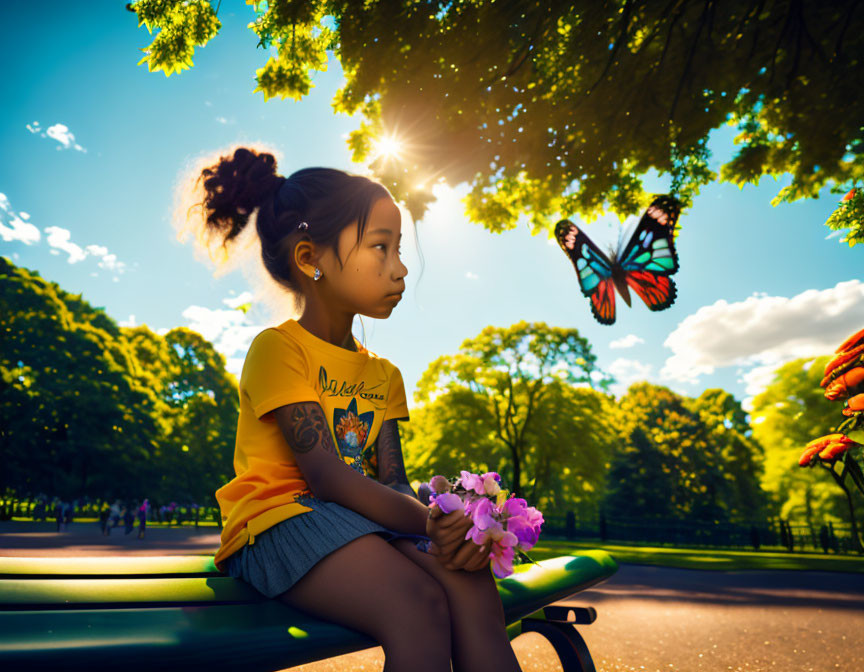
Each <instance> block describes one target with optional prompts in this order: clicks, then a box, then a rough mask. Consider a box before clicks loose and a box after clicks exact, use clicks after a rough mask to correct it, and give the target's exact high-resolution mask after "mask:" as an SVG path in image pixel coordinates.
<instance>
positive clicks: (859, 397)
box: [842, 394, 864, 416]
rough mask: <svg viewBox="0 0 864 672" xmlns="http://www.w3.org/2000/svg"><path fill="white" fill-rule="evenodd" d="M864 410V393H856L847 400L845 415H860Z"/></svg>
mask: <svg viewBox="0 0 864 672" xmlns="http://www.w3.org/2000/svg"><path fill="white" fill-rule="evenodd" d="M862 411H864V394H856V395H855V396H854V397H852V398H851V399H849V401H847V402H846V408H844V409H843V411H842V413H843V415H849V416H852V415H858V414H859V413H861V412H862Z"/></svg>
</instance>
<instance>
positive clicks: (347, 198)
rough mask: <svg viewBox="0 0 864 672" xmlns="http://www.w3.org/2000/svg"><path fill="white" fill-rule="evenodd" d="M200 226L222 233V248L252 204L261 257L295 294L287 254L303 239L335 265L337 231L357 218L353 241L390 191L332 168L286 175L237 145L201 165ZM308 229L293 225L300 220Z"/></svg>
mask: <svg viewBox="0 0 864 672" xmlns="http://www.w3.org/2000/svg"><path fill="white" fill-rule="evenodd" d="M198 180H203V183H204V189H205V196H204V202H203V203H202V204H201V205H203V206H204V212H205V213H206V219H205V227H206V229H207V230H208V233H216V234H218V235H219V236H221V237H222V247H223V248H224V247H225V245H226V244H227V243H228V241H230V240H232V239H234V238H236V237H237V236H238V235H239V234H240V233H241V232H242V231H243V228H244V227H245V226H246V224H247V223H248V221H249V217H250V216H251V214H252V213H253V212H254V211H255V209H256V208H258V216H257V220H256V229H257V232H258V237H259V239H260V240H261V259H262V261H263V262H264V267H265V268H266V269H267V272H268V273H269V274H270V275H271V276H272V277H273V279H274V280H276V282H278V283H279V284H280V285H282V286H284V287H286V288H287V289H289V290H290V291H291V292H293V293H294V294H295V296H299V295H302V292H301V289H300V284H299V283H298V282H297V280H296V278H294V277H292V273H291V265H290V262H289V260H290V257H291V252H293V249H294V245H295V244H296V243H297V242H298V241H300V240H303V239H307V240H311V241H312V242H313V243H315V244H316V245H318V246H322V247H329V248H330V249H332V250H333V252H334V253H335V254H336V258H337V259H338V260H339V263H340V265H341V264H342V263H343V262H342V259H339V251H338V249H337V243H338V240H339V233H340V232H341V231H342V230H343V229H344V228H345V227H347V226H348V225H349V224H351V223H352V222H353V221H355V220H356V221H357V222H358V227H357V242H358V243H359V242H360V240H361V239H362V237H363V231H364V230H365V228H366V221H367V219H368V217H369V211H370V210H371V209H372V205H373V204H374V203H375V201H377V200H378V199H380V198H382V197H385V196H386V197H390V198H392V195H391V194H390V192H389V191H388V189H387V187H385V186H384V185H383V184H381V183H380V182H377V181H375V180H373V179H371V178H368V177H365V176H363V175H356V174H352V173H347V172H345V171H342V170H338V169H336V168H303V169H302V170H298V171H296V172H294V173H292V174H291V175H289V176H288V177H287V178H285V177H283V176H281V175H279V174H278V173H277V172H276V159H275V158H274V157H273V155H272V154H270V153H267V152H264V151H261V152H259V151H256V150H254V149H249V148H246V147H240V148H238V149H236V150H235V151H234V155H233V157H227V156H222V157H220V160H219V162H218V163H217V164H216V165H214V166H210V167H208V168H204V169H203V170H202V171H201V174H200V176H199V178H198ZM304 221H305V222H307V224H308V225H309V227H308V229H303V230H301V229H298V228H297V225H298V224H299V223H300V222H304Z"/></svg>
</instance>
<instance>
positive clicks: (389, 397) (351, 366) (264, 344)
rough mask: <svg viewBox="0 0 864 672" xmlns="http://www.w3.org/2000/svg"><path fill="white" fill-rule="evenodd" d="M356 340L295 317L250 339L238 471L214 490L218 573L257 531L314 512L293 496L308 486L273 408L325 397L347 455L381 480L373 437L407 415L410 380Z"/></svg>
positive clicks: (356, 465) (237, 448)
mask: <svg viewBox="0 0 864 672" xmlns="http://www.w3.org/2000/svg"><path fill="white" fill-rule="evenodd" d="M354 343H355V345H356V348H357V350H358V351H357V352H353V351H351V350H347V349H345V348H342V347H340V346H338V345H334V344H332V343H329V342H327V341H325V340H323V339H320V338H318V337H317V336H315V335H313V334H312V333H310V332H308V331H307V330H306V329H304V328H303V327H302V326H300V324H299V323H298V322H297V321H296V320H293V319H292V320H288V321H287V322H283V323H282V324H280V325H279V326H276V327H269V328H267V329H265V330H264V331H262V332H261V333H259V334H258V335H257V336H255V338H254V339H253V340H252V343H251V344H250V346H249V351H248V352H247V353H246V360H245V361H244V363H243V370H242V372H241V374H240V415H239V418H238V421H237V438H236V442H235V447H234V472H235V473H236V477H235V478H233V479H232V480H231V481H230V482H229V483H227V484H226V485H224V486H223V487H221V488H219V489H218V490H217V491H216V500H217V501H218V502H219V507H220V509H221V511H222V521H223V523H224V527H223V529H222V537H221V542H222V543H221V545H220V547H219V550H218V552H217V553H216V555H215V557H214V562H215V564H216V568H217V569H218V570H219V571H221V572H224V571H225V568H224V561H225V560H226V559H227V558H228V556H230V555H231V554H232V553H235V552H236V551H239V550H240V549H241V548H242V547H243V546H244V545H245V544H247V543H249V544H253V543H255V535H258V534H261V533H262V532H263V531H264V530H266V529H268V528H270V527H272V526H273V525H275V524H276V523H278V522H281V521H283V520H285V519H286V518H291V517H292V516H296V515H298V514H301V513H305V512H307V511H311V510H312V509H310V508H309V507H308V506H303V505H302V504H299V503H298V502H295V501H294V500H295V499H296V497H297V496H298V495H299V494H300V493H305V494H310V491H309V488H308V485H307V483H306V481H305V480H304V478H303V473H302V472H301V471H300V468H299V466H298V465H297V462H296V460H295V459H294V456H293V454H292V453H291V448H290V447H289V446H288V443H287V441H285V437H284V436H283V435H282V431H281V430H280V429H279V426H278V425H277V424H276V420H275V418H274V417H273V413H272V412H271V411H273V409H275V408H278V407H280V406H285V405H286V404H294V403H297V402H301V401H317V402H318V403H320V404H321V406H322V408H323V409H324V415H325V416H326V418H327V424H328V426H329V427H330V432H331V433H332V435H333V439H334V442H335V444H336V447H337V449H338V450H339V454H340V456H341V457H342V459H343V460H344V461H345V462H346V463H347V464H348V465H350V466H351V467H353V468H354V469H356V470H357V471H359V472H360V473H362V474H365V475H366V476H369V477H370V478H376V479H377V477H378V462H377V454H376V451H375V447H376V446H375V445H374V443H375V440H376V439H377V437H378V432H379V431H380V429H381V425H382V423H383V422H384V420H390V419H391V418H397V419H406V420H407V419H408V405H407V401H406V398H405V385H404V383H403V381H402V374H401V373H400V372H399V369H398V368H397V367H396V366H394V365H393V364H391V363H390V362H389V361H388V360H386V359H384V358H383V357H379V356H378V355H376V354H374V353H372V352H370V351H368V350H367V349H366V348H364V347H363V346H362V345H361V344H360V342H359V341H358V340H357V339H356V338H355V339H354Z"/></svg>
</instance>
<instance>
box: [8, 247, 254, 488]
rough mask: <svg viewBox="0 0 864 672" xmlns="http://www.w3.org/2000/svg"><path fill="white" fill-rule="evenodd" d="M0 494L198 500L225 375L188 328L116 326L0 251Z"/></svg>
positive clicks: (228, 442) (215, 443)
mask: <svg viewBox="0 0 864 672" xmlns="http://www.w3.org/2000/svg"><path fill="white" fill-rule="evenodd" d="M0 334H2V348H0V459H2V460H3V469H0V490H5V489H6V488H11V489H12V490H14V491H16V492H18V493H19V494H21V495H25V494H35V493H37V492H40V491H41V492H48V493H52V494H56V495H58V496H61V497H69V498H72V497H78V496H83V495H90V496H93V497H94V498H95V497H143V496H148V497H151V498H156V499H158V498H160V497H161V498H164V499H168V498H171V499H180V498H182V499H185V500H186V501H193V500H194V501H197V502H210V500H211V498H212V493H213V491H215V489H216V488H218V486H219V484H220V483H221V482H224V480H226V478H230V477H231V475H233V470H232V464H231V460H232V456H233V446H234V433H235V430H236V421H237V420H236V415H237V403H238V400H237V391H236V381H235V380H234V378H233V376H231V374H228V373H226V372H225V361H224V358H223V357H222V355H220V354H219V353H217V352H216V351H215V350H214V349H213V346H212V345H211V344H210V343H208V342H207V341H206V340H204V339H203V338H202V337H201V336H200V334H197V333H195V332H193V331H190V330H189V329H185V328H179V329H174V330H172V331H170V332H168V333H167V334H166V335H165V336H164V337H162V336H159V335H157V334H155V333H153V332H152V331H150V329H149V328H147V327H146V326H143V325H142V326H139V327H119V326H117V324H116V323H115V322H114V320H113V319H111V318H110V317H109V316H108V315H107V314H106V313H105V312H104V310H102V309H100V308H93V307H92V306H90V304H89V303H87V302H86V301H85V300H84V299H83V298H82V297H81V295H75V294H70V293H68V292H65V291H64V290H63V289H61V288H60V287H59V286H58V285H57V284H56V283H53V282H47V281H45V280H44V279H43V278H42V277H40V275H39V273H37V272H35V271H30V270H28V269H26V268H23V267H17V266H15V265H14V264H12V262H10V261H8V260H7V259H6V258H5V257H0Z"/></svg>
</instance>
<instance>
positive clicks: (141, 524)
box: [138, 499, 150, 539]
mask: <svg viewBox="0 0 864 672" xmlns="http://www.w3.org/2000/svg"><path fill="white" fill-rule="evenodd" d="M149 507H150V503H149V500H147V499H145V500H144V501H143V502H142V503H141V506H139V507H138V538H139V539H143V538H144V530H145V528H146V526H147V509H148V508H149Z"/></svg>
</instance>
